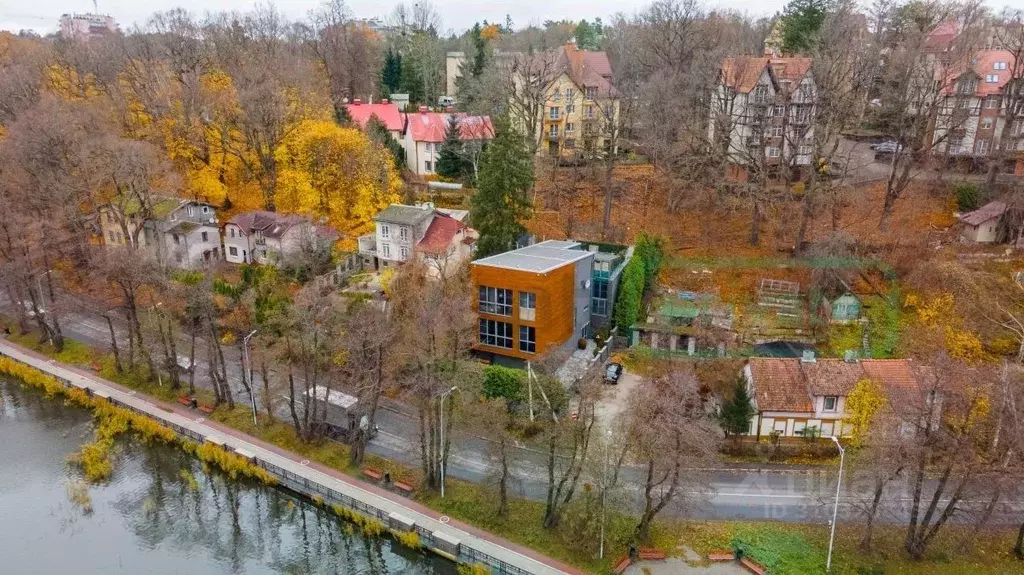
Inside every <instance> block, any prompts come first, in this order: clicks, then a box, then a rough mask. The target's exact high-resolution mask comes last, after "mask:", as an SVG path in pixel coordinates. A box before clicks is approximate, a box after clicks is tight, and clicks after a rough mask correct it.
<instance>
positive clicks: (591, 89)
mask: <svg viewBox="0 0 1024 575" xmlns="http://www.w3.org/2000/svg"><path fill="white" fill-rule="evenodd" d="M596 97H597V86H587V98H590V99H591V100H593V99H594V98H596Z"/></svg>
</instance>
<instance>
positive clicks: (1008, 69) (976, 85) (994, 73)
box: [932, 50, 1024, 172]
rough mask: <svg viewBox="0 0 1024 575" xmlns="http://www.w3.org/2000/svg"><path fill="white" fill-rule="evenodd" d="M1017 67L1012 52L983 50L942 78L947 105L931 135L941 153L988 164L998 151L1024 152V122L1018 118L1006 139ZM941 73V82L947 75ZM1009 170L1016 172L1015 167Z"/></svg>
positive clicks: (945, 104)
mask: <svg viewBox="0 0 1024 575" xmlns="http://www.w3.org/2000/svg"><path fill="white" fill-rule="evenodd" d="M1014 69H1015V62H1014V57H1013V53H1012V52H1009V51H1007V50H982V51H980V52H978V53H977V54H976V55H975V57H974V58H973V59H972V60H971V62H970V64H969V65H967V66H964V67H963V68H962V69H960V70H954V71H951V72H949V73H948V74H946V75H945V79H944V80H940V81H941V82H942V89H941V90H940V95H939V97H940V98H942V100H943V102H942V106H940V107H939V108H938V110H939V113H938V115H937V117H936V120H935V129H934V131H933V136H932V137H933V142H934V150H935V152H936V153H937V154H944V155H946V156H948V157H950V158H951V159H953V161H958V160H963V161H964V162H965V163H972V162H980V161H984V159H985V158H986V157H987V156H989V155H990V154H991V153H992V152H993V151H994V150H997V149H1003V150H1024V144H1022V139H1024V122H1020V121H1019V120H1018V122H1017V123H1016V124H1015V125H1014V126H1013V127H1012V131H1011V136H1010V140H1009V141H1006V142H1003V141H1001V136H1002V134H1003V128H1004V126H1005V125H1006V121H1007V108H1008V106H1007V104H1008V102H1007V101H1006V99H1007V94H1006V91H1007V90H1008V89H1010V88H1012V86H1013V85H1014V82H1012V80H1013V78H1012V75H1013V70H1014ZM936 74H937V75H938V76H939V77H940V78H941V77H942V75H943V74H944V72H943V71H941V70H940V71H938V72H937V73H936ZM1010 120H1011V121H1012V120H1013V118H1010ZM1009 162H1010V163H1011V164H1013V163H1015V160H1014V159H1010V160H1009ZM1008 168H1009V170H1008V171H1010V172H1012V171H1013V170H1014V166H1013V165H1011V166H1008Z"/></svg>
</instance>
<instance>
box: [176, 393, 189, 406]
mask: <svg viewBox="0 0 1024 575" xmlns="http://www.w3.org/2000/svg"><path fill="white" fill-rule="evenodd" d="M178 403H180V404H182V405H184V406H185V407H192V398H191V397H188V396H187V395H181V396H178Z"/></svg>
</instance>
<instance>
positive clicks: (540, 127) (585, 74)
mask: <svg viewBox="0 0 1024 575" xmlns="http://www.w3.org/2000/svg"><path fill="white" fill-rule="evenodd" d="M517 65H518V67H519V70H520V74H519V79H518V81H517V82H516V83H517V84H518V85H517V86H516V89H515V93H514V94H513V95H512V96H511V102H510V107H511V108H512V109H513V116H514V117H519V118H521V119H522V120H523V122H524V123H528V122H529V120H530V119H533V118H535V122H536V123H535V124H534V126H533V128H534V129H527V130H526V133H527V135H529V136H533V137H534V138H535V141H534V144H535V145H536V148H537V153H538V154H546V155H550V156H556V155H562V156H573V155H577V154H579V155H584V156H592V155H600V154H603V153H606V152H608V151H610V150H612V149H613V148H617V147H618V146H617V143H616V140H617V139H618V137H619V132H620V130H621V127H620V126H619V94H618V91H617V90H616V89H615V86H614V85H613V84H612V67H611V63H610V62H609V61H608V55H607V54H606V53H604V52H590V51H587V50H580V49H579V48H577V47H576V45H575V44H571V43H570V44H566V45H565V46H562V47H560V48H558V49H557V50H553V51H551V52H546V53H543V54H538V55H536V56H533V57H523V58H521V59H520V60H519V62H518V63H517ZM527 70H529V74H526V73H524V72H525V71H527ZM527 78H528V79H527Z"/></svg>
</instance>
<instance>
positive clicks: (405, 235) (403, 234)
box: [398, 226, 409, 241]
mask: <svg viewBox="0 0 1024 575" xmlns="http://www.w3.org/2000/svg"><path fill="white" fill-rule="evenodd" d="M398 237H399V239H401V240H402V241H409V228H407V227H406V226H402V227H400V228H398Z"/></svg>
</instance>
